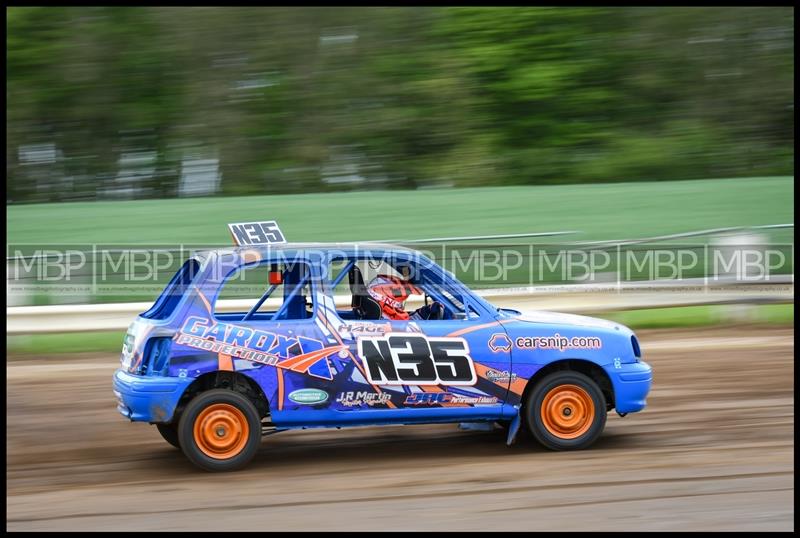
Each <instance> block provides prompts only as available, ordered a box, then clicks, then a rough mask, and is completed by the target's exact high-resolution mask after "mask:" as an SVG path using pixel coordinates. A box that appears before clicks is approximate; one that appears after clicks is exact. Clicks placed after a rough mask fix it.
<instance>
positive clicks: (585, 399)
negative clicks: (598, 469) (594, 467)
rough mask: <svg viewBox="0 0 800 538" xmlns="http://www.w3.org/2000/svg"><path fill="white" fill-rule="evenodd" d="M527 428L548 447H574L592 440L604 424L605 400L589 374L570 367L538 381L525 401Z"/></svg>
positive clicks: (597, 435) (601, 431) (590, 442)
mask: <svg viewBox="0 0 800 538" xmlns="http://www.w3.org/2000/svg"><path fill="white" fill-rule="evenodd" d="M525 415H526V416H525V418H526V422H527V425H528V429H529V430H530V432H531V433H532V434H533V436H534V437H535V438H536V440H537V441H539V442H540V443H541V444H542V445H544V446H545V447H547V448H549V449H551V450H578V449H582V448H587V447H589V446H590V445H591V444H592V443H594V442H595V441H596V440H597V438H598V437H600V434H601V433H603V428H604V427H605V425H606V401H605V397H604V396H603V392H602V391H601V390H600V387H598V386H597V383H595V382H594V381H593V380H592V379H591V378H589V377H588V376H586V375H584V374H582V373H580V372H574V371H571V370H562V371H559V372H553V373H552V374H550V375H547V376H545V377H544V378H543V379H542V380H541V381H539V382H538V383H537V384H536V386H535V387H534V388H533V390H532V391H531V393H530V396H529V397H528V401H527V402H526V405H525Z"/></svg>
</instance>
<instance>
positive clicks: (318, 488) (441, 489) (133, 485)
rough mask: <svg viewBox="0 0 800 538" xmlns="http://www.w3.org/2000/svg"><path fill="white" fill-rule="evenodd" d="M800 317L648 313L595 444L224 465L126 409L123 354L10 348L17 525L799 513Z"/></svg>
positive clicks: (293, 524) (738, 526)
mask: <svg viewBox="0 0 800 538" xmlns="http://www.w3.org/2000/svg"><path fill="white" fill-rule="evenodd" d="M793 334H794V332H793V329H792V328H783V329H774V328H772V329H763V328H756V327H737V328H728V329H696V330H690V331H687V330H682V331H677V330H670V331H663V330H661V331H640V332H639V336H640V340H641V342H642V344H643V349H644V355H645V360H647V361H648V362H649V363H650V364H651V365H652V366H653V368H654V387H653V390H652V392H651V395H650V398H649V399H648V407H647V409H645V411H643V412H641V413H635V414H631V415H629V416H628V417H626V418H624V419H622V418H620V417H618V416H616V414H612V415H609V420H608V424H607V426H606V430H605V433H604V435H603V436H602V437H601V438H600V440H599V441H598V442H597V443H596V444H595V445H594V446H593V447H592V448H590V449H589V450H585V451H580V452H562V453H554V452H549V451H547V450H545V449H542V448H540V447H538V446H537V445H536V444H534V442H532V441H522V442H518V443H517V444H516V445H514V446H512V447H507V446H506V445H505V442H504V441H505V439H504V436H503V434H502V433H501V432H500V430H497V431H495V432H475V431H462V430H459V429H458V428H457V427H456V426H455V425H435V426H406V427H383V428H353V429H345V430H308V431H297V432H285V433H281V434H277V435H274V436H269V437H266V438H265V439H264V442H263V445H262V448H261V451H260V452H259V454H258V456H257V457H256V459H255V460H254V461H253V463H252V464H251V465H250V466H249V467H247V468H246V469H244V470H243V471H240V472H237V473H229V474H207V473H204V472H202V471H200V470H198V469H196V468H195V467H193V466H192V465H191V464H190V463H189V462H188V461H187V460H186V459H185V458H184V457H183V455H182V454H181V453H180V452H179V451H178V450H176V449H173V448H172V447H171V446H169V445H167V443H166V442H164V441H163V440H162V439H161V437H160V436H159V434H158V432H157V431H156V429H155V427H153V426H149V425H147V424H140V423H129V422H128V421H126V420H124V419H123V418H122V417H121V416H119V415H118V414H117V412H116V410H115V400H114V396H113V394H112V392H111V375H112V372H113V371H114V369H115V368H116V367H117V364H118V363H117V357H116V356H105V355H101V356H96V355H95V356H80V357H71V358H68V359H65V358H63V357H61V358H58V357H50V358H35V359H32V358H26V359H24V360H16V359H14V358H11V359H10V360H9V362H8V366H7V370H6V371H7V376H8V400H7V402H8V410H7V423H8V425H7V430H6V443H7V449H8V455H7V471H8V474H7V529H8V530H179V529H197V530H271V531H276V530H425V529H429V530H679V531H685V530H737V531H745V530H793V529H794V509H793V498H794V462H793V453H794V435H793V432H794V343H793Z"/></svg>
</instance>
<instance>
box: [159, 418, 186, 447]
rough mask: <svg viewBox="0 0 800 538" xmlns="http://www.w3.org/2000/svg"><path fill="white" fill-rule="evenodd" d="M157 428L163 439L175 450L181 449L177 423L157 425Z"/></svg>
mask: <svg viewBox="0 0 800 538" xmlns="http://www.w3.org/2000/svg"><path fill="white" fill-rule="evenodd" d="M156 428H157V429H158V433H160V434H161V437H163V438H164V440H165V441H166V442H168V443H169V444H171V445H172V446H174V447H175V448H180V447H181V443H180V441H179V440H178V424H177V423H175V422H173V423H171V424H156Z"/></svg>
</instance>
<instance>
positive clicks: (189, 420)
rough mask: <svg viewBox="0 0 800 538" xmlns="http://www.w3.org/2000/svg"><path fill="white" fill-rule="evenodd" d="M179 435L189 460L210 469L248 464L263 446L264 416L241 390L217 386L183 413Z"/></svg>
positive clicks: (230, 469) (227, 469)
mask: <svg viewBox="0 0 800 538" xmlns="http://www.w3.org/2000/svg"><path fill="white" fill-rule="evenodd" d="M178 437H179V440H180V445H181V449H182V450H183V453H184V454H185V455H186V457H187V458H189V461H191V462H192V463H194V464H195V465H197V466H198V467H200V468H202V469H205V470H206V471H234V470H236V469H241V468H242V467H244V466H245V465H247V464H248V463H249V462H250V460H252V459H253V457H254V456H255V455H256V452H257V451H258V448H259V446H260V445H261V418H260V417H259V415H258V411H257V410H256V407H255V405H253V403H252V402H251V401H250V400H248V399H247V398H245V397H244V396H243V395H241V394H239V393H238V392H234V391H232V390H226V389H214V390H209V391H207V392H203V393H201V394H199V395H197V396H196V397H195V398H194V399H193V400H192V401H190V402H189V405H187V406H186V409H185V410H184V412H183V415H182V416H181V419H180V422H179V424H178Z"/></svg>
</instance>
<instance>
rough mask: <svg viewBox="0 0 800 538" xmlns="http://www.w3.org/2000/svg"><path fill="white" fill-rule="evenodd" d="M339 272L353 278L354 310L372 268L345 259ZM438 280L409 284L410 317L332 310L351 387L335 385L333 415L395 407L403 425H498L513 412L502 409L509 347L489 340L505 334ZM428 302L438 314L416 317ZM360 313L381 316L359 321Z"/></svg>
mask: <svg viewBox="0 0 800 538" xmlns="http://www.w3.org/2000/svg"><path fill="white" fill-rule="evenodd" d="M359 265H360V266H361V267H359ZM354 267H355V269H354ZM345 269H346V270H348V271H349V272H350V274H351V275H353V273H355V274H356V276H355V277H352V276H351V279H350V280H351V286H350V289H351V292H354V294H353V304H356V305H358V303H359V299H363V298H364V297H366V296H363V297H361V298H359V297H358V295H359V294H362V295H363V293H365V292H364V290H360V289H359V285H358V279H359V276H360V277H361V278H362V279H363V273H365V272H366V273H367V277H368V278H370V277H371V276H372V274H370V273H376V270H375V265H369V264H368V265H367V266H364V265H363V264H359V263H357V261H356V262H354V261H353V260H351V264H350V265H348V266H347V267H345ZM370 269H372V271H370ZM390 269H392V270H394V268H392V267H391V266H389V267H386V266H384V267H380V268H379V269H378V270H377V271H378V272H379V271H386V272H388V271H389V270H390ZM343 270H344V269H343ZM395 271H396V270H395ZM358 273H361V275H358ZM445 276H446V275H445ZM340 277H341V273H340ZM442 277H443V275H440V274H431V271H426V270H422V271H421V272H420V273H419V274H418V276H417V278H416V279H415V284H414V285H413V286H412V288H414V291H415V292H419V293H418V294H416V295H418V296H416V297H413V296H411V297H408V301H407V305H408V312H410V313H411V315H410V317H409V319H402V320H394V319H383V318H385V316H384V315H382V314H381V313H380V312H377V313H376V312H372V313H369V312H364V311H363V309H361V310H362V311H360V312H359V308H358V307H354V309H353V311H348V310H343V309H338V310H337V311H336V316H337V318H339V328H340V329H341V330H340V335H341V337H342V338H343V341H345V342H349V343H350V346H351V350H352V355H353V362H354V364H353V368H352V370H351V371H350V375H349V376H348V383H349V384H350V387H349V388H348V390H340V389H344V387H339V388H337V398H336V404H337V405H338V407H337V410H339V411H349V412H353V411H355V412H356V415H360V414H361V413H360V412H364V413H365V415H364V416H363V420H369V419H371V418H374V417H375V416H376V415H375V412H376V411H380V410H395V414H398V413H397V412H399V414H402V416H403V419H404V420H409V421H416V420H419V421H430V420H460V419H463V420H469V419H473V420H497V419H500V418H505V416H506V415H509V414H513V412H514V411H513V409H507V408H506V406H505V405H504V404H505V401H506V397H507V393H508V388H509V382H510V380H511V375H510V373H509V372H510V370H511V357H510V350H509V349H508V347H507V346H504V345H501V346H497V345H494V344H495V343H494V342H493V337H494V338H497V337H496V336H495V335H498V336H502V337H503V338H501V340H502V341H505V340H507V337H506V336H505V331H504V329H503V328H502V326H501V325H500V324H499V323H498V322H497V320H496V319H495V318H494V317H493V315H492V313H491V312H489V311H486V310H485V309H484V308H483V306H482V305H480V304H477V303H475V304H472V303H471V302H470V300H469V295H468V294H467V293H465V290H464V288H463V287H462V286H461V285H460V284H458V283H457V282H448V281H447V280H446V279H445V280H443V279H442ZM339 281H341V278H340V279H339ZM352 281H356V282H355V286H353V285H352V284H353V282H352ZM336 283H337V281H336V280H334V285H335V284H336ZM434 301H435V302H437V303H438V304H441V305H442V309H441V314H440V315H437V316H434V317H435V318H437V319H422V317H423V316H421V315H420V314H419V312H422V313H427V312H429V311H430V306H428V307H427V308H426V307H425V302H427V304H428V305H431V304H432V303H433V302H434ZM374 306H375V305H374V303H372V310H374ZM419 309H422V310H419ZM416 311H419V312H417V313H416V314H415V313H414V312H416ZM365 315H366V317H371V318H379V317H380V318H382V319H364V317H365ZM428 317H429V316H428ZM348 420H358V418H357V416H351V417H350V418H349V419H348Z"/></svg>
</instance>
